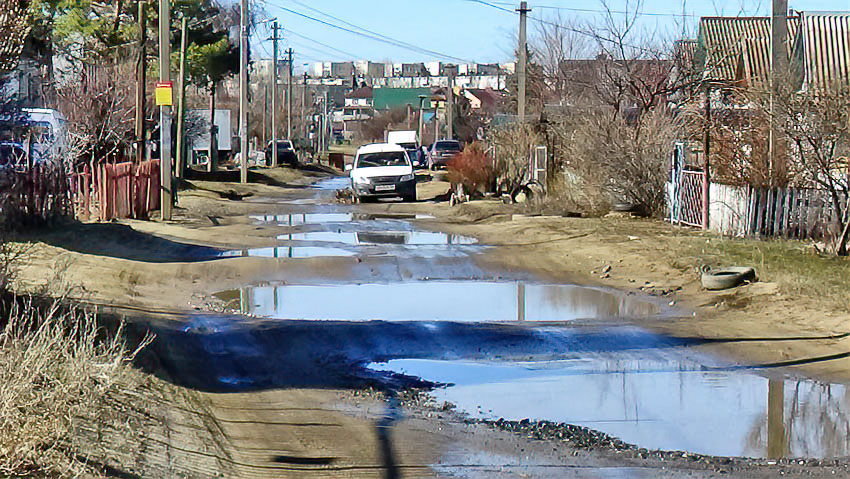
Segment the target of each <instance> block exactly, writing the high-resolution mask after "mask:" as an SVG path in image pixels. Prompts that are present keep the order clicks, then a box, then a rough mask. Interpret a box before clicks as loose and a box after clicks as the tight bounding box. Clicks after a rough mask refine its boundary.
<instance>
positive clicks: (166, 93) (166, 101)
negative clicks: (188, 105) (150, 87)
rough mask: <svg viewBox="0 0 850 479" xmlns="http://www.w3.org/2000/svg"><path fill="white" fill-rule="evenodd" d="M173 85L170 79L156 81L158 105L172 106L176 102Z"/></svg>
mask: <svg viewBox="0 0 850 479" xmlns="http://www.w3.org/2000/svg"><path fill="white" fill-rule="evenodd" d="M172 92H173V86H172V83H171V82H170V81H161V82H157V83H156V106H171V105H173V104H174V95H173V93H172Z"/></svg>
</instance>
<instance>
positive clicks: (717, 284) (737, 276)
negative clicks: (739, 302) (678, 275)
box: [701, 266, 756, 291]
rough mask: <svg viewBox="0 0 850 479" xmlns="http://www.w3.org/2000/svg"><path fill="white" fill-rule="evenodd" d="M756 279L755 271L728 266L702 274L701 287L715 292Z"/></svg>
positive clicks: (742, 267)
mask: <svg viewBox="0 0 850 479" xmlns="http://www.w3.org/2000/svg"><path fill="white" fill-rule="evenodd" d="M755 279H756V270H754V269H753V268H750V267H749V266H729V267H726V268H717V269H709V270H706V271H703V273H702V278H701V282H702V287H703V288H705V289H708V290H712V291H717V290H721V289H729V288H734V287H735V286H739V285H741V284H743V283H744V282H752V281H755Z"/></svg>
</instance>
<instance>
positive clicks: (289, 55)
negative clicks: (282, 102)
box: [286, 48, 292, 141]
mask: <svg viewBox="0 0 850 479" xmlns="http://www.w3.org/2000/svg"><path fill="white" fill-rule="evenodd" d="M286 55H287V60H286V63H287V64H288V65H289V76H287V77H286V86H287V92H286V138H287V139H289V140H290V141H292V48H289V49H287V50H286Z"/></svg>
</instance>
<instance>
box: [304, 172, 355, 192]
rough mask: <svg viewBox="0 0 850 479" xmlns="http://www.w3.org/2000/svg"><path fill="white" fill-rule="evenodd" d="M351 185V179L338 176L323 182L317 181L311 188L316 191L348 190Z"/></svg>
mask: <svg viewBox="0 0 850 479" xmlns="http://www.w3.org/2000/svg"><path fill="white" fill-rule="evenodd" d="M350 184H351V179H350V178H349V177H347V176H338V177H335V178H327V179H324V180H321V181H317V182H315V183H313V184H312V185H310V188H312V189H314V190H328V191H330V190H342V189H345V188H348V186H349V185H350Z"/></svg>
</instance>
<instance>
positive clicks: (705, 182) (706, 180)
mask: <svg viewBox="0 0 850 479" xmlns="http://www.w3.org/2000/svg"><path fill="white" fill-rule="evenodd" d="M703 153H704V154H703V159H702V169H703V171H704V172H705V174H704V175H703V176H702V185H701V186H702V229H704V230H707V229H708V227H709V218H708V214H709V209H708V200H709V193H710V192H711V176H710V174H709V167H710V166H711V161H710V159H711V84H710V83H706V86H705V138H704V140H703Z"/></svg>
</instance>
